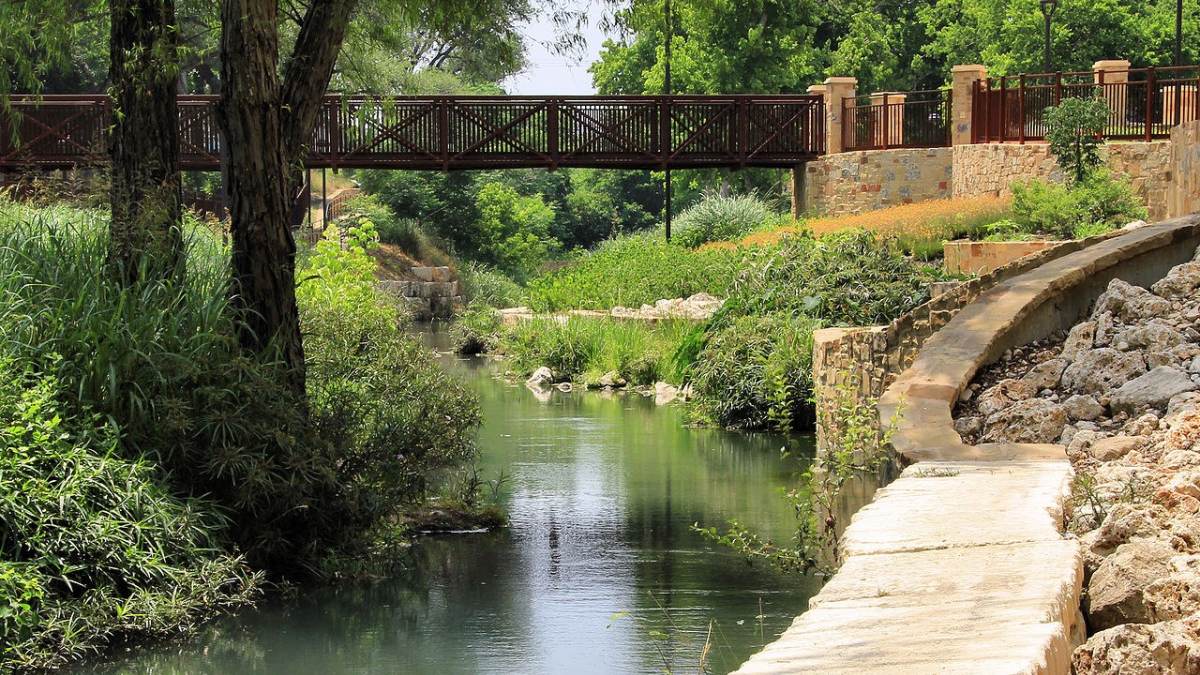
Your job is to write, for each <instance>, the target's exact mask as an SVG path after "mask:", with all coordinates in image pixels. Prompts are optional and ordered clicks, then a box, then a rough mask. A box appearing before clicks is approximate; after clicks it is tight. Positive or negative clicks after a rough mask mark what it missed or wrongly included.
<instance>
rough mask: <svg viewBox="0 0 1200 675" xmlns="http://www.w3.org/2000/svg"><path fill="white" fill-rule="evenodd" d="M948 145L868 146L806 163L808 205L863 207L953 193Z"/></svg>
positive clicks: (830, 209) (818, 208)
mask: <svg viewBox="0 0 1200 675" xmlns="http://www.w3.org/2000/svg"><path fill="white" fill-rule="evenodd" d="M951 158H952V154H951V150H950V148H927V149H902V150H865V151H857V152H842V153H837V154H833V155H826V156H825V157H822V158H820V159H818V160H815V161H812V162H809V163H808V164H807V165H806V167H805V170H804V171H805V187H804V194H805V200H806V202H807V203H806V205H805V207H806V208H807V209H809V210H811V211H815V212H819V213H823V214H826V215H840V214H845V213H861V212H863V211H874V210H876V209H882V208H886V207H888V206H897V205H899V204H910V203H912V202H920V201H925V200H928V199H945V198H947V197H949V196H950V195H951V190H952V183H951V174H952V170H951Z"/></svg>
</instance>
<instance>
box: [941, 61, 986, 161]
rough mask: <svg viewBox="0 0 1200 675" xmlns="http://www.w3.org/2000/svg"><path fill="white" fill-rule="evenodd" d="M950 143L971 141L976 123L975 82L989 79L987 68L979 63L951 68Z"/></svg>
mask: <svg viewBox="0 0 1200 675" xmlns="http://www.w3.org/2000/svg"><path fill="white" fill-rule="evenodd" d="M950 72H951V76H952V89H951V92H950V96H951V101H950V108H951V110H950V125H951V126H950V145H968V144H970V143H971V140H972V138H971V136H972V133H971V125H972V124H973V123H974V120H975V117H974V106H975V83H976V82H983V81H986V80H987V68H985V67H984V66H981V65H978V64H971V65H963V66H954V67H953V68H952V69H951V70H950Z"/></svg>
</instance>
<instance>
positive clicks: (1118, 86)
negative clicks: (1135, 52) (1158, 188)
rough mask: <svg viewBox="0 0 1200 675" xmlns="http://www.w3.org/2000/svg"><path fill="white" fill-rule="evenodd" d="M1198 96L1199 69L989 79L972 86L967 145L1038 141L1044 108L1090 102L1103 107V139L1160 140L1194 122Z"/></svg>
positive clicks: (1041, 135)
mask: <svg viewBox="0 0 1200 675" xmlns="http://www.w3.org/2000/svg"><path fill="white" fill-rule="evenodd" d="M1198 90H1200V66H1172V67H1166V68H1134V69H1130V70H1121V71H1112V70H1110V71H1095V72H1093V71H1086V72H1067V73H1036V74H1023V75H1009V76H1005V77H999V78H989V79H988V80H986V81H978V82H976V83H975V91H974V96H975V99H974V105H973V115H974V120H972V125H971V128H972V141H973V142H975V143H990V142H1007V141H1016V142H1025V141H1037V140H1043V139H1045V136H1046V108H1049V107H1051V106H1055V105H1058V103H1059V102H1061V101H1062V100H1064V99H1068V98H1090V97H1096V98H1100V99H1103V100H1104V101H1106V102H1107V103H1108V108H1109V116H1108V122H1107V124H1106V125H1105V128H1104V136H1105V137H1106V138H1111V139H1142V140H1147V141H1148V140H1151V139H1153V138H1164V137H1166V136H1169V135H1170V131H1171V127H1174V126H1176V125H1178V124H1180V123H1183V122H1188V121H1191V120H1196V119H1200V95H1198Z"/></svg>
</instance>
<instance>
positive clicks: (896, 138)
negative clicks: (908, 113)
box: [871, 91, 908, 148]
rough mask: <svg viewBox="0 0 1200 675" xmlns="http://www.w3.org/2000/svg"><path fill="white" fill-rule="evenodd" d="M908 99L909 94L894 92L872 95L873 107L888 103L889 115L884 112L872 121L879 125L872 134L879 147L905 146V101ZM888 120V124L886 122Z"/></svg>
mask: <svg viewBox="0 0 1200 675" xmlns="http://www.w3.org/2000/svg"><path fill="white" fill-rule="evenodd" d="M907 99H908V94H901V93H898V92H894V91H881V92H876V93H874V94H871V105H880V106H881V105H883V104H884V101H887V104H888V108H887V115H886V117H885V116H884V113H883V112H880V113H879V117H878V118H876V119H874V120H872V123H873V124H876V125H878V126H877V127H876V128H875V129H872V130H871V133H872V134H873V135H874V136H875V142H876V144H877V145H883V146H887V147H889V148H891V147H895V146H897V145H903V144H904V101H906V100H907ZM885 119H886V120H887V121H886V122H885V121H884V120H885Z"/></svg>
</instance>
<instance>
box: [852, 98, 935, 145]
mask: <svg viewBox="0 0 1200 675" xmlns="http://www.w3.org/2000/svg"><path fill="white" fill-rule="evenodd" d="M950 113H951V99H950V90H949V89H934V90H927V91H910V92H901V93H883V94H872V95H871V96H870V97H869V100H867V101H865V102H860V101H858V100H855V99H843V100H842V134H843V137H842V147H843V148H845V149H846V150H887V149H889V148H934V147H945V146H949V145H950Z"/></svg>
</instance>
